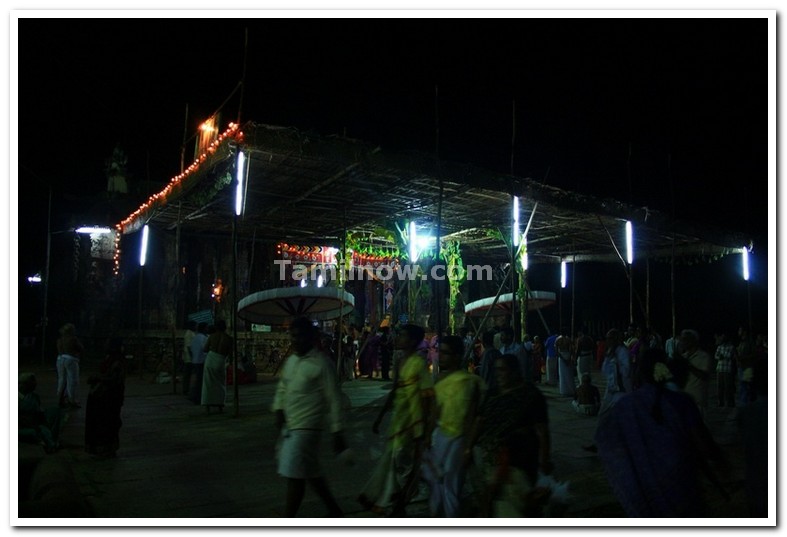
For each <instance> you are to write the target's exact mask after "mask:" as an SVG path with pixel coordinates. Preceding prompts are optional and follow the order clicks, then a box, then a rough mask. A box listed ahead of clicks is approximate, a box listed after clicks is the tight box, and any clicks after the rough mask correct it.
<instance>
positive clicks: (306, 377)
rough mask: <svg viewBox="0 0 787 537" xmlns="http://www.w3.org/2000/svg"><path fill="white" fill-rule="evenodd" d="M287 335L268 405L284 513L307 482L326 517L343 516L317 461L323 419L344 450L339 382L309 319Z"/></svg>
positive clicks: (293, 509) (293, 508) (294, 507)
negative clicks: (277, 441)
mask: <svg viewBox="0 0 787 537" xmlns="http://www.w3.org/2000/svg"><path fill="white" fill-rule="evenodd" d="M290 338H291V343H292V349H293V351H294V352H293V354H291V355H290V356H289V357H288V358H287V360H286V361H285V363H284V366H283V367H282V372H281V379H280V380H279V384H278V386H277V387H276V395H275V396H274V399H273V405H272V410H273V411H274V412H275V414H276V427H277V428H278V429H279V431H280V432H281V440H282V441H281V449H280V451H279V465H278V471H279V474H280V475H281V476H283V477H286V478H287V502H286V507H285V514H284V516H286V517H294V516H295V514H296V513H297V512H298V508H299V507H300V505H301V502H302V501H303V496H304V493H305V490H306V481H308V482H309V483H310V484H311V486H312V487H313V488H314V490H315V492H317V494H318V495H319V496H320V498H321V499H322V501H323V502H324V503H325V505H326V506H327V507H328V516H332V517H336V516H342V510H341V508H340V507H339V504H338V503H336V499H335V498H334V497H333V494H331V491H330V490H329V489H328V483H327V482H326V481H325V478H324V477H323V475H322V470H321V469H320V464H319V455H320V438H321V437H322V433H323V430H322V429H323V426H324V425H325V424H326V422H327V425H328V428H329V431H330V432H331V433H333V439H334V451H335V453H336V454H338V453H341V452H342V451H344V450H345V448H346V446H345V443H344V437H343V435H342V416H341V414H342V408H341V396H340V392H339V385H338V382H337V379H336V376H335V373H334V368H333V367H332V365H331V362H330V360H329V359H328V357H327V356H325V355H324V354H323V353H322V352H321V351H320V350H318V349H317V348H316V343H317V341H318V338H319V330H318V329H317V327H315V326H314V325H313V324H312V322H311V321H310V320H308V319H306V318H304V317H301V318H299V319H296V320H295V321H293V323H292V325H291V326H290ZM326 418H327V419H326Z"/></svg>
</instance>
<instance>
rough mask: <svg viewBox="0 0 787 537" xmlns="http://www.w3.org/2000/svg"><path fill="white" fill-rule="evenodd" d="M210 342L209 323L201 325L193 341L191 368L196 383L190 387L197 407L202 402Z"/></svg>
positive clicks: (193, 401) (190, 392)
mask: <svg viewBox="0 0 787 537" xmlns="http://www.w3.org/2000/svg"><path fill="white" fill-rule="evenodd" d="M207 341H208V323H204V322H203V323H199V324H198V325H197V332H196V333H195V334H194V337H193V338H192V339H191V345H190V347H189V348H190V349H191V368H192V371H193V373H194V382H193V383H192V384H191V386H189V395H188V397H189V399H190V400H191V402H192V403H194V404H195V405H198V404H200V403H201V402H202V378H203V376H204V375H203V373H204V371H205V357H206V356H207V353H206V352H205V343H207Z"/></svg>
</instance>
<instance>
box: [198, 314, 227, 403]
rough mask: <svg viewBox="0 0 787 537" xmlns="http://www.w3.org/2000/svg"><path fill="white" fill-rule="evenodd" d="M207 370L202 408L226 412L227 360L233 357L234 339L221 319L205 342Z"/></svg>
mask: <svg viewBox="0 0 787 537" xmlns="http://www.w3.org/2000/svg"><path fill="white" fill-rule="evenodd" d="M205 352H207V353H208V355H207V357H206V358H205V369H204V372H203V376H202V406H204V407H205V411H206V412H208V413H210V407H212V406H215V407H218V409H219V412H223V411H224V400H225V399H226V397H227V359H229V357H230V356H231V355H232V338H231V337H230V336H229V335H228V334H227V324H226V323H225V322H224V321H223V320H221V319H219V320H218V321H216V330H215V331H214V332H213V333H212V334H211V335H210V336H209V337H208V341H206V342H205Z"/></svg>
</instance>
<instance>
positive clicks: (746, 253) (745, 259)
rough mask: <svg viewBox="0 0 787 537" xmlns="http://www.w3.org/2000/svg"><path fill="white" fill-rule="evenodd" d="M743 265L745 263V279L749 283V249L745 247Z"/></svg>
mask: <svg viewBox="0 0 787 537" xmlns="http://www.w3.org/2000/svg"><path fill="white" fill-rule="evenodd" d="M741 263H743V279H744V280H745V281H747V282H748V281H749V249H748V248H746V247H744V248H743V251H742V252H741Z"/></svg>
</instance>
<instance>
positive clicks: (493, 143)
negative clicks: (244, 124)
mask: <svg viewBox="0 0 787 537" xmlns="http://www.w3.org/2000/svg"><path fill="white" fill-rule="evenodd" d="M246 28H248V63H247V74H246V86H245V91H244V97H243V99H244V100H243V107H242V114H241V120H242V121H245V120H254V121H258V122H261V123H267V124H273V125H282V126H294V127H297V128H299V129H302V130H307V131H313V132H316V133H319V134H323V135H330V134H336V133H346V135H347V136H349V137H353V138H357V139H360V140H364V141H368V142H374V143H378V144H380V145H381V146H382V148H383V150H386V149H388V150H398V149H405V150H408V149H415V150H420V151H427V152H434V151H435V146H436V144H435V103H436V102H437V106H438V110H439V132H440V138H439V146H438V148H437V150H438V152H439V155H440V156H441V158H443V159H446V160H454V161H459V162H468V163H471V164H475V165H478V166H482V167H486V168H489V169H493V170H496V171H501V172H508V171H510V162H511V138H512V119H513V118H515V122H516V134H515V136H516V138H515V148H514V174H516V175H519V176H525V177H531V178H533V179H536V180H539V181H545V182H546V183H548V184H551V185H554V186H557V187H562V188H567V189H575V190H578V191H580V192H583V193H585V194H596V195H600V196H609V197H614V198H617V199H620V200H621V201H625V202H630V203H632V204H634V205H638V206H648V207H651V208H655V209H660V210H662V211H665V212H670V211H671V210H673V208H674V210H675V213H676V215H677V216H678V217H682V218H686V219H690V220H700V221H704V222H706V223H710V224H714V225H718V226H721V227H723V228H726V229H729V230H731V231H741V232H745V233H748V234H751V235H752V236H753V237H755V244H756V247H761V248H765V246H766V245H765V241H766V239H767V233H768V220H767V216H768V214H767V208H768V205H767V197H768V195H767V187H768V176H767V173H768V160H767V141H768V138H767V136H768V127H767V119H768V109H767V106H768V100H767V92H768V81H767V75H768V65H767V53H768V46H769V44H768V39H767V20H766V19H650V18H644V19H609V20H607V19H570V18H569V19H554V20H553V19H404V20H391V19H378V20H374V19H366V20H363V19H351V20H341V19H295V20H287V19H283V20H275V19H247V20H240V21H238V20H232V19H215V20H214V19H194V20H188V19H166V20H156V19H137V20H132V19H85V20H81V19H58V20H46V19H26V20H24V19H23V20H20V22H19V42H18V50H19V79H18V89H19V103H18V110H19V131H18V140H19V141H18V144H19V170H18V178H19V179H18V180H19V196H20V199H19V208H20V210H19V219H20V221H21V220H25V221H26V222H28V223H29V224H30V225H31V227H30V228H28V229H29V231H28V232H27V237H29V238H28V239H27V240H26V241H20V244H21V246H20V252H19V270H20V273H19V275H20V278H24V277H25V276H27V275H28V273H32V272H35V271H36V270H41V269H42V268H43V264H44V257H45V244H46V219H45V218H46V208H47V183H49V184H51V186H52V189H53V193H54V194H53V207H52V215H53V216H52V217H53V224H52V227H53V229H57V228H58V226H66V225H67V224H66V222H68V221H69V217H70V215H71V213H73V212H74V211H75V210H86V209H89V208H90V204H91V203H93V202H95V200H97V199H98V198H99V196H100V195H101V193H102V191H103V190H105V188H106V177H105V174H104V168H105V161H106V159H107V158H108V157H109V156H110V154H111V152H112V149H113V147H115V145H116V144H119V145H120V147H122V148H123V149H124V150H125V151H126V153H127V154H128V157H129V163H128V166H129V169H130V171H131V173H132V177H133V178H134V179H136V180H149V181H151V182H152V183H157V184H160V185H162V186H163V184H164V183H165V182H166V181H168V180H169V179H170V178H171V177H172V176H174V175H175V174H177V173H178V172H179V166H180V145H181V141H182V138H183V129H184V119H185V109H186V105H187V104H188V107H189V118H188V129H189V131H188V132H189V135H190V134H192V133H193V132H194V130H195V129H196V127H197V125H198V124H199V123H200V122H201V121H202V120H204V119H206V118H207V117H208V116H209V115H210V114H211V113H212V112H213V111H215V110H216V109H217V108H218V107H219V105H221V103H222V102H223V101H224V100H225V99H226V98H227V97H228V96H229V95H230V93H231V92H232V90H233V89H234V88H235V86H236V85H237V83H238V81H239V80H240V79H241V77H242V73H243V47H244V29H246ZM14 83H15V81H14V80H13V79H12V84H14ZM435 87H437V88H438V98H437V101H436V99H435ZM514 101H515V103H516V104H515V110H516V112H515V114H513V113H512V108H513V107H512V102H514ZM237 113H238V99H237V97H236V98H233V99H231V100H230V102H229V103H228V105H227V110H226V115H225V119H224V124H226V121H229V120H234V119H235V116H236V115H237ZM669 163H671V167H670V166H669ZM670 177H671V178H672V181H673V183H672V184H673V185H674V192H675V195H674V198H673V197H672V196H671V195H670V191H671V189H670ZM157 189H158V188H157ZM673 204H674V205H673ZM107 223H108V222H107ZM760 251H762V250H760ZM761 263H762V266H763V267H764V264H765V260H764V259H763V260H762V261H761ZM762 285H763V286H767V283H766V282H765V281H763V282H762Z"/></svg>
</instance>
